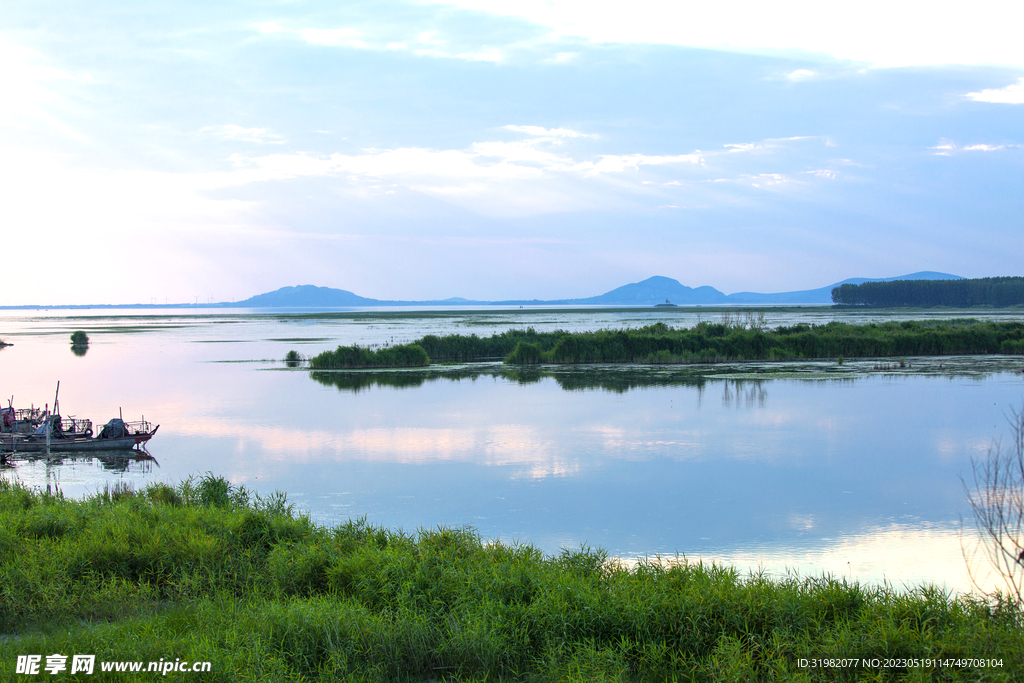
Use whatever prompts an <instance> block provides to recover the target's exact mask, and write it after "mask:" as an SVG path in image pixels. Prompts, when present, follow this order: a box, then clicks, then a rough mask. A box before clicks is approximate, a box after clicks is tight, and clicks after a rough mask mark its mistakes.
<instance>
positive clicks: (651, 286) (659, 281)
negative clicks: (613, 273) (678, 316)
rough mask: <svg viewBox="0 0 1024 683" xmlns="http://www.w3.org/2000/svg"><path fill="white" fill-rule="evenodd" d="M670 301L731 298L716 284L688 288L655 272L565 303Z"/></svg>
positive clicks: (723, 300)
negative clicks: (715, 285) (608, 289)
mask: <svg viewBox="0 0 1024 683" xmlns="http://www.w3.org/2000/svg"><path fill="white" fill-rule="evenodd" d="M665 301H671V302H672V303H674V304H681V305H684V306H685V305H690V304H727V303H729V297H727V296H726V295H725V294H722V293H721V292H719V291H718V290H717V289H715V288H714V287H707V286H704V287H697V288H696V289H694V288H693V287H687V286H686V285H683V284H680V283H679V281H678V280H673V279H672V278H670V277H662V276H660V275H655V276H654V277H649V278H647V279H646V280H643V281H642V282H634V283H633V284H630V285H623V286H622V287H617V288H616V289H613V290H612V291H610V292H606V293H605V294H602V295H600V296H592V297H590V298H588V299H570V300H568V301H567V302H566V303H573V304H606V305H608V304H610V305H636V304H641V305H643V304H650V305H651V306H653V305H654V304H661V303H665Z"/></svg>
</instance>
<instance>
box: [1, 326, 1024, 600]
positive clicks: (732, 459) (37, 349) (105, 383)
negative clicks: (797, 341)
mask: <svg viewBox="0 0 1024 683" xmlns="http://www.w3.org/2000/svg"><path fill="white" fill-rule="evenodd" d="M718 315H720V313H707V312H699V311H695V310H684V311H680V310H671V311H653V310H651V309H633V310H623V309H620V310H611V311H610V310H601V309H594V310H583V311H581V310H576V309H573V310H550V309H546V310H543V311H533V310H528V309H525V310H513V309H508V310H492V311H465V310H447V311H433V312H424V311H417V310H405V311H401V310H386V311H364V312H355V313H344V312H319V313H306V314H298V313H296V312H288V311H277V312H270V313H254V312H252V311H233V310H212V311H208V312H197V311H194V310H156V311H154V310H133V311H116V312H112V311H109V310H106V311H95V310H93V311H71V312H69V311H45V312H44V311H3V312H0V338H3V339H6V340H7V341H8V342H12V343H13V344H14V345H13V346H10V347H7V348H4V349H2V350H0V396H3V397H4V404H5V405H6V402H7V399H8V398H11V397H13V402H14V405H15V407H28V405H29V404H35V405H37V406H38V405H42V404H46V403H48V404H50V405H52V404H53V400H54V390H55V388H56V384H57V381H58V380H59V381H60V397H59V398H60V406H61V412H62V413H63V414H64V415H65V416H70V415H74V416H77V417H86V418H90V419H92V420H93V421H94V423H98V424H102V423H103V422H106V420H108V419H110V418H111V417H115V416H117V415H118V412H119V410H120V411H123V413H124V417H125V419H126V420H129V419H139V418H141V417H142V416H145V418H146V419H147V420H150V421H152V422H155V423H159V424H160V431H159V433H158V434H157V436H156V437H155V438H154V439H153V441H152V442H151V444H150V445H149V451H150V453H151V454H152V455H153V457H154V458H155V460H135V459H131V460H129V459H124V458H108V457H103V458H96V457H85V458H74V459H72V458H57V457H52V458H51V459H50V460H47V459H45V458H37V459H28V460H26V459H17V460H15V461H14V462H13V463H12V464H11V465H10V466H9V467H8V468H7V470H6V473H5V475H4V476H6V477H8V478H15V479H18V480H21V481H23V482H25V483H28V484H30V485H34V486H41V487H45V486H47V485H50V486H54V485H55V486H57V487H59V488H60V490H62V491H63V492H64V493H65V495H74V496H77V495H81V494H83V493H86V492H90V491H95V490H97V489H99V488H102V486H103V485H104V483H105V482H110V481H126V482H130V483H132V484H134V485H135V486H143V485H145V483H146V482H149V481H166V482H171V483H176V482H178V481H180V480H181V479H183V478H185V477H187V476H189V475H201V474H203V473H205V472H212V473H214V474H217V475H223V476H225V477H227V478H228V479H230V480H231V481H232V482H234V483H236V484H244V485H245V486H247V487H249V488H251V489H254V490H256V491H259V492H264V493H269V492H272V491H274V490H283V491H286V492H287V493H288V495H289V498H290V499H291V500H292V501H293V502H295V503H296V504H297V505H298V507H299V508H300V509H302V510H304V511H306V512H308V513H309V514H310V515H311V517H312V518H313V519H314V520H316V521H318V522H321V523H323V524H335V523H337V522H339V521H344V520H345V519H348V518H352V517H364V516H365V517H366V518H367V519H368V520H369V521H370V522H371V523H374V524H379V525H384V526H388V527H392V528H399V527H401V528H404V529H405V530H414V529H417V528H420V527H436V526H438V525H442V524H443V525H452V526H461V525H466V524H468V525H471V526H473V527H475V528H476V529H477V530H478V531H479V532H480V533H481V535H483V536H484V537H486V538H500V539H502V540H504V541H520V542H529V543H532V544H534V545H537V546H538V547H540V548H542V549H544V550H545V551H546V552H549V553H556V552H558V551H559V549H560V548H563V547H578V546H580V545H581V544H589V545H591V546H599V547H602V548H604V549H606V550H607V551H608V552H609V553H610V554H611V555H612V556H615V557H620V558H623V559H624V560H627V561H629V560H632V559H635V558H636V557H638V556H650V555H655V554H658V555H661V556H663V557H674V556H675V555H676V554H677V553H678V554H680V555H685V556H686V557H687V558H688V559H689V560H691V561H698V560H701V561H715V562H727V563H730V564H734V565H736V566H737V567H739V568H741V569H743V570H744V571H746V570H748V569H749V570H755V571H756V570H758V569H761V570H765V571H768V572H770V573H772V574H782V573H785V572H786V571H798V572H800V573H801V574H803V575H818V574H821V573H823V572H828V573H831V574H833V575H836V576H843V577H850V578H855V579H858V580H863V581H871V582H879V581H889V582H891V583H892V584H894V585H895V586H897V587H901V586H903V585H912V584H918V583H921V582H925V581H927V582H935V583H939V584H942V585H945V586H947V587H949V588H950V589H954V590H969V588H970V580H969V578H968V576H967V572H966V569H965V562H964V559H963V556H962V553H961V542H960V537H959V534H960V531H961V523H960V519H961V516H962V517H963V518H964V519H965V527H966V529H967V536H968V538H967V540H968V542H970V541H971V539H973V532H972V531H971V520H970V515H969V512H970V508H969V506H968V504H967V501H966V498H965V495H964V492H963V487H962V484H961V479H960V477H961V476H963V477H968V475H969V473H970V463H971V458H972V457H974V458H977V457H984V456H985V454H986V452H987V450H988V448H989V446H990V444H991V443H992V442H993V439H995V438H999V437H1000V436H1003V437H1004V438H1005V435H1006V433H1007V425H1006V421H1005V417H1004V415H1005V414H1006V412H1007V411H1008V410H1009V409H1010V408H1013V407H1019V406H1020V405H1021V402H1022V400H1024V374H1022V369H1024V358H1020V357H997V356H986V357H975V358H965V357H950V358H942V359H915V358H911V359H908V363H907V367H905V368H900V367H899V366H898V364H896V363H895V362H894V361H878V360H871V361H847V362H846V363H845V364H844V365H842V366H840V365H838V364H837V363H836V362H834V361H822V362H817V363H812V362H806V363H789V364H780V363H748V364H741V365H737V366H733V367H729V368H714V367H697V366H685V367H643V366H641V367H621V366H619V367H616V366H588V367H553V368H546V369H544V370H542V371H525V372H523V371H516V370H514V369H510V368H505V367H503V366H502V365H501V364H500V363H487V364H473V365H457V366H433V367H431V368H429V369H426V370H409V371H394V372H387V373H370V372H347V373H328V374H326V375H316V376H315V377H311V374H310V373H309V372H308V371H307V370H304V369H289V368H286V367H285V366H284V363H283V362H282V361H281V359H282V358H283V357H284V355H285V353H287V351H288V350H290V349H295V350H297V351H299V352H300V353H302V354H304V355H312V354H315V353H318V352H320V351H322V350H325V349H333V348H334V347H336V346H337V345H339V344H353V343H360V344H382V343H390V342H394V343H402V342H407V341H411V340H413V339H416V338H418V337H421V336H423V335H425V334H448V333H462V334H470V333H476V334H480V335H489V334H492V333H494V332H500V331H503V330H506V329H509V328H511V327H526V326H533V327H535V328H537V329H538V330H553V329H570V330H586V329H598V328H615V327H636V326H640V325H646V324H650V323H651V322H656V321H659V320H660V321H664V322H666V323H668V324H672V325H691V324H694V323H695V322H697V320H698V316H701V317H703V319H707V318H713V319H714V318H717V316H718ZM766 316H767V323H768V324H769V325H770V326H775V325H779V324H787V325H788V324H793V323H794V322H814V323H818V322H825V321H827V320H830V319H833V318H837V317H840V318H842V319H846V320H848V319H850V318H851V316H850V315H848V314H843V313H841V312H840V313H837V312H833V311H832V310H831V309H827V308H817V309H813V308H812V309H804V310H794V309H780V310H777V311H774V310H771V309H769V310H768V311H767V312H766ZM973 316H974V317H980V316H978V314H973ZM903 317H920V316H913V315H911V316H903ZM929 317H940V318H949V317H956V316H955V315H953V314H949V313H943V314H940V315H930V316H929ZM985 317H991V318H992V319H1012V318H1014V316H1012V315H1006V314H1000V315H991V316H985ZM882 318H883V316H878V315H860V316H855V317H854V319H855V320H858V321H860V320H872V319H882ZM77 329H82V330H85V331H86V332H87V333H88V334H89V337H90V340H91V343H90V346H89V349H88V351H87V352H86V353H85V355H82V356H78V355H75V354H73V353H72V352H71V349H70V344H69V341H68V337H69V335H70V333H71V332H72V331H74V330H77Z"/></svg>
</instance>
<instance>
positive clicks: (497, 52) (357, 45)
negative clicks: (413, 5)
mask: <svg viewBox="0 0 1024 683" xmlns="http://www.w3.org/2000/svg"><path fill="white" fill-rule="evenodd" d="M252 28H254V29H256V30H257V31H259V32H260V33H263V34H267V35H272V34H285V35H287V36H290V37H293V38H297V39H299V40H302V41H304V42H306V43H309V44H310V45H325V46H328V47H347V48H353V49H357V50H378V51H403V52H410V53H412V54H414V55H417V56H419V57H434V58H440V59H461V60H465V61H469V62H494V63H500V62H503V61H505V54H504V53H503V52H502V51H501V49H499V48H496V47H491V46H486V45H485V46H481V47H480V48H479V49H475V50H462V51H451V50H449V49H445V45H446V42H445V41H444V40H440V39H438V38H437V37H436V36H437V32H436V31H424V32H422V33H420V34H419V35H418V36H416V37H415V38H414V39H412V40H409V41H404V40H378V39H374V38H372V37H370V36H368V35H365V33H364V32H363V31H360V30H358V29H355V28H350V27H342V28H328V29H324V28H300V29H292V28H285V27H283V26H281V24H279V23H278V22H275V21H267V22H262V23H258V24H252ZM424 46H426V47H424Z"/></svg>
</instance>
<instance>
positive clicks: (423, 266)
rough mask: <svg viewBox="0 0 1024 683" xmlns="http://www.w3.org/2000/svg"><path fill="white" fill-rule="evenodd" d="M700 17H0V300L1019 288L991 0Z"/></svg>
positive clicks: (165, 10) (1010, 34) (1019, 165)
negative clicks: (675, 285) (937, 280)
mask: <svg viewBox="0 0 1024 683" xmlns="http://www.w3.org/2000/svg"><path fill="white" fill-rule="evenodd" d="M705 4H707V3H700V4H697V3H680V2H657V1H654V0H638V1H636V2H630V3H621V2H603V3H602V2H587V3H584V2H576V1H574V0H568V1H566V0H554V1H541V0H538V1H534V0H520V1H519V2H503V1H491V2H483V1H482V0H480V1H478V0H450V1H441V2H386V1H385V2H365V3H358V2H352V3H334V2H263V3H228V2H221V3H214V4H212V5H211V4H209V3H198V2H193V3H189V2H180V1H178V2H151V3H128V2H103V1H99V2H90V3H84V2H77V3H67V2H61V3H56V2H46V1H45V0H42V1H41V0H35V1H33V2H11V3H5V9H4V12H3V13H2V15H0V65H2V66H0V69H2V71H0V93H2V95H0V96H2V98H3V106H2V107H0V224H2V225H3V234H4V238H3V243H4V247H3V250H4V253H5V254H6V255H7V257H8V258H7V259H5V261H6V267H5V271H6V275H7V277H6V278H5V286H4V290H5V291H4V293H3V295H0V304H5V305H6V304H11V305H17V304H26V303H97V302H111V303H127V302H142V303H149V302H151V301H159V302H161V303H162V302H163V301H164V300H165V299H167V300H169V301H171V302H174V301H193V300H195V298H196V297H198V298H199V300H200V301H206V300H208V299H210V298H212V299H214V300H218V301H220V300H232V299H242V298H246V297H248V296H251V295H253V294H256V293H260V292H264V291H269V290H273V289H276V288H278V287H281V286H285V285H294V284H316V285H324V286H330V287H339V288H343V289H349V290H352V291H355V292H356V293H359V294H361V295H364V296H371V297H377V298H402V299H406V298H423V299H427V298H446V297H449V296H465V297H471V298H481V299H486V298H513V297H514V298H520V297H522V298H532V297H539V298H561V297H577V296H590V295H594V294H599V293H601V292H604V291H607V290H609V289H612V288H614V287H617V286H619V285H622V284H625V283H627V282H635V281H638V280H641V279H644V278H646V277H649V276H651V275H665V276H668V277H673V278H676V279H678V280H679V281H680V282H682V283H683V284H686V285H690V286H694V287H695V286H699V285H711V286H714V287H716V288H718V289H720V290H722V291H724V292H727V293H729V292H735V291H744V290H746V291H762V292H769V291H786V290H794V289H808V288H813V287H819V286H823V285H826V284H829V283H831V282H834V281H836V280H840V279H844V278H847V277H857V276H860V277H885V276H892V275H898V274H903V273H909V272H913V271H918V270H939V271H945V272H950V273H955V274H959V275H964V276H968V277H983V276H989V275H1022V274H1024V267H1022V266H1021V259H1020V254H1021V253H1024V219H1022V216H1024V182H1022V180H1024V172H1022V171H1024V148H1022V146H1021V145H1022V144H1024V46H1022V45H1024V40H1021V38H1020V26H1021V25H1024V10H1022V9H1021V5H1020V4H1019V3H1009V2H981V3H972V4H971V5H970V9H969V10H968V9H967V7H968V6H967V4H965V3H934V2H930V3H923V2H903V3H901V2H885V3H882V2H858V3H826V4H822V3H811V2H780V3H763V2H762V3H750V2H723V3H716V4H715V6H714V7H711V8H707V7H704V5H705ZM141 5H144V6H141ZM826 5H827V7H826Z"/></svg>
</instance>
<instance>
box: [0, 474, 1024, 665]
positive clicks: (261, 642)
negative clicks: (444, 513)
mask: <svg viewBox="0 0 1024 683" xmlns="http://www.w3.org/2000/svg"><path fill="white" fill-rule="evenodd" d="M0 553H2V558H3V559H2V565H0V587H2V599H0V627H2V630H3V634H4V635H3V638H2V640H0V663H2V664H0V665H2V666H3V667H4V669H3V678H4V680H11V681H15V680H28V677H25V676H20V675H17V674H15V673H13V666H14V661H15V659H16V656H17V655H19V654H26V653H40V654H43V655H46V654H50V653H64V654H70V653H89V654H95V655H96V656H97V660H142V661H156V660H159V659H161V658H163V659H174V658H181V659H186V660H190V661H211V662H212V663H213V666H212V671H211V672H210V673H206V674H202V676H201V680H204V681H235V680H255V681H312V680H322V681H441V680H446V681H501V680H510V681H511V680H517V681H519V680H522V681H723V680H725V681H765V680H793V681H814V680H830V681H832V680H841V681H842V680H877V681H888V680H942V681H947V680H949V681H954V680H987V681H1012V680H1019V675H1020V672H1021V671H1022V670H1024V652H1022V650H1024V645H1022V643H1024V638H1022V635H1024V634H1022V622H1021V612H1020V610H1019V608H1018V607H1015V606H1013V605H1012V604H1010V603H1008V602H1006V601H1000V600H995V601H993V600H990V599H981V598H969V597H955V596H952V595H950V594H947V593H944V592H943V591H941V590H939V589H936V588H928V587H923V588H917V589H910V590H906V589H902V590H895V589H894V588H892V587H891V586H881V587H878V586H875V587H867V586H864V585H860V584H858V583H855V582H848V581H844V580H836V579H833V578H828V577H817V578H815V577H795V576H794V577H791V578H784V579H769V578H767V577H766V576H763V575H753V576H741V575H739V574H738V573H737V572H736V571H735V570H732V569H729V568H725V567H719V566H709V565H702V564H688V563H687V562H686V561H685V560H684V558H674V559H673V560H672V561H666V562H659V561H645V562H640V563H638V564H637V565H635V566H633V567H626V566H623V565H620V564H615V563H612V562H609V561H608V558H607V557H606V556H605V555H604V554H603V553H602V552H600V551H597V550H593V549H589V548H581V549H579V550H575V551H563V552H562V553H561V554H558V555H555V556H545V555H544V554H543V553H541V552H540V551H539V550H537V549H536V548H533V547H531V546H529V545H507V544H502V543H484V542H482V541H481V538H480V537H479V535H477V534H476V533H474V531H472V530H471V529H452V528H438V529H431V530H420V531H418V532H416V533H405V532H401V531H396V530H388V529H383V528H377V527H373V526H370V525H367V524H365V523H363V522H360V521H350V522H348V523H346V524H342V525H339V526H336V527H334V528H326V527H323V526H318V525H316V524H314V523H312V522H311V521H310V520H309V519H308V518H307V517H305V516H302V515H299V514H296V513H295V511H294V509H293V507H292V506H291V505H290V504H289V503H288V502H287V500H286V499H285V497H284V496H282V495H272V496H267V497H259V496H256V495H253V494H251V493H250V492H248V491H247V490H246V489H244V488H241V487H234V486H231V485H230V484H229V483H228V482H227V481H226V480H224V479H222V478H218V477H214V476H212V475H208V476H206V477H203V478H201V479H198V480H196V479H189V480H186V481H184V482H182V483H180V484H179V485H177V486H176V487H171V486H168V485H165V484H151V485H149V486H147V487H146V488H145V489H143V490H140V491H138V492H135V491H132V490H130V489H128V488H124V487H113V488H110V487H108V488H107V489H106V490H104V491H102V492H100V493H98V494H95V495H92V496H88V497H86V498H84V499H81V500H71V499H65V498H64V497H62V496H61V495H59V494H58V495H49V494H45V493H41V492H39V491H34V490H30V489H28V488H26V487H23V486H20V485H18V484H12V483H10V482H7V481H0ZM854 657H856V658H881V659H883V660H884V659H886V658H893V659H904V658H908V659H915V658H916V659H922V658H928V659H952V660H955V659H957V658H986V659H988V660H992V659H993V658H994V659H995V660H996V661H999V662H1001V666H998V667H985V668H979V667H966V668H958V667H945V668H942V669H938V668H933V667H918V668H914V667H910V668H907V667H905V666H893V667H888V668H886V667H880V668H871V667H868V668H863V667H861V668H853V667H848V668H845V669H832V670H827V671H825V670H821V669H816V670H811V669H808V668H802V667H800V666H799V664H798V662H799V660H800V659H802V658H803V659H811V660H813V659H820V658H854ZM146 675H147V674H143V676H146ZM148 675H152V674H148ZM42 676H43V677H44V678H49V675H48V674H42ZM117 676H120V678H116V680H123V679H124V674H113V673H101V672H99V671H97V672H96V673H95V674H93V675H91V676H83V675H79V676H73V677H71V678H80V679H81V680H115V678H114V677H117ZM136 676H138V675H136ZM190 676H191V678H190ZM172 678H173V675H172ZM179 680H200V677H199V676H198V675H195V674H181V675H180V676H179Z"/></svg>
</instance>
